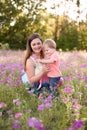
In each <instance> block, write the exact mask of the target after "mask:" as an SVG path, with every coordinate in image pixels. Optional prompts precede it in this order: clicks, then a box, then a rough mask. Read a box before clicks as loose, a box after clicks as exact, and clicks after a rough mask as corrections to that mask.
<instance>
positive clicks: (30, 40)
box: [24, 33, 43, 71]
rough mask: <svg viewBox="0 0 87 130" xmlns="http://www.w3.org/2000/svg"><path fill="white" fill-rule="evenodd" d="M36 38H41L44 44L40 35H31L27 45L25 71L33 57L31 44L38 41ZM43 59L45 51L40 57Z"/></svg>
mask: <svg viewBox="0 0 87 130" xmlns="http://www.w3.org/2000/svg"><path fill="white" fill-rule="evenodd" d="M36 38H39V39H40V40H41V42H42V43H43V41H42V38H41V36H40V35H39V34H38V33H33V34H31V35H30V36H29V37H28V40H27V44H26V54H25V59H24V70H25V71H26V62H27V59H28V58H29V57H30V56H31V55H32V53H33V50H32V48H31V42H32V40H34V39H36ZM40 57H41V58H43V51H41V55H40Z"/></svg>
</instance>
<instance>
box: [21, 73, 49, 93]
mask: <svg viewBox="0 0 87 130" xmlns="http://www.w3.org/2000/svg"><path fill="white" fill-rule="evenodd" d="M21 79H22V82H23V83H24V84H25V85H26V86H28V88H29V90H30V91H32V92H33V93H40V92H41V91H44V89H43V88H46V89H45V90H47V91H48V92H49V93H50V92H51V90H50V84H49V83H48V82H43V83H42V84H41V88H40V89H39V90H37V88H38V86H39V85H40V83H39V82H35V83H34V84H33V85H31V84H30V82H29V79H28V77H27V74H26V72H22V74H21Z"/></svg>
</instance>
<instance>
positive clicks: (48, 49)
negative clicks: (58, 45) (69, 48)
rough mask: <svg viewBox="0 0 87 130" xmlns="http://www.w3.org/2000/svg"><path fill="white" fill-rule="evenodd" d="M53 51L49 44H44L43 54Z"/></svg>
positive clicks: (47, 54)
mask: <svg viewBox="0 0 87 130" xmlns="http://www.w3.org/2000/svg"><path fill="white" fill-rule="evenodd" d="M53 52H54V48H50V47H49V46H47V45H45V46H44V54H45V56H50V55H51V54H52V53H53Z"/></svg>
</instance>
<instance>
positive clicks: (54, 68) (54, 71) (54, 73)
mask: <svg viewBox="0 0 87 130" xmlns="http://www.w3.org/2000/svg"><path fill="white" fill-rule="evenodd" d="M49 59H51V60H54V61H55V62H54V63H51V64H48V65H49V67H50V71H49V72H48V73H47V76H48V77H59V76H61V75H62V74H61V71H60V69H59V58H58V52H57V51H55V52H54V53H53V54H52V55H51V56H50V57H49Z"/></svg>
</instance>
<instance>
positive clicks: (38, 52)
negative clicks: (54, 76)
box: [22, 33, 49, 93]
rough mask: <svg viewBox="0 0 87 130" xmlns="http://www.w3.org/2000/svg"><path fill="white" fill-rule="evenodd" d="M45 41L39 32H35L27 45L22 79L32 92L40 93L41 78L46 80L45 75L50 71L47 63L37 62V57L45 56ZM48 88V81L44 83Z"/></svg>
mask: <svg viewBox="0 0 87 130" xmlns="http://www.w3.org/2000/svg"><path fill="white" fill-rule="evenodd" d="M42 46H43V41H42V39H41V37H40V35H39V34H37V33H34V34H32V35H30V37H29V38H28V41H27V46H26V55H25V59H24V72H23V73H22V81H23V83H24V84H26V85H27V86H28V87H29V88H30V89H31V91H32V92H34V93H38V92H39V90H38V89H37V88H38V87H39V84H40V79H43V80H42V81H43V82H44V81H46V80H47V79H46V80H45V78H44V77H45V75H46V73H47V72H48V71H49V67H48V66H46V65H43V66H42V65H41V64H36V62H35V60H36V59H38V58H39V59H42V58H43V51H42ZM44 85H45V87H47V89H48V83H46V84H44Z"/></svg>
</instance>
